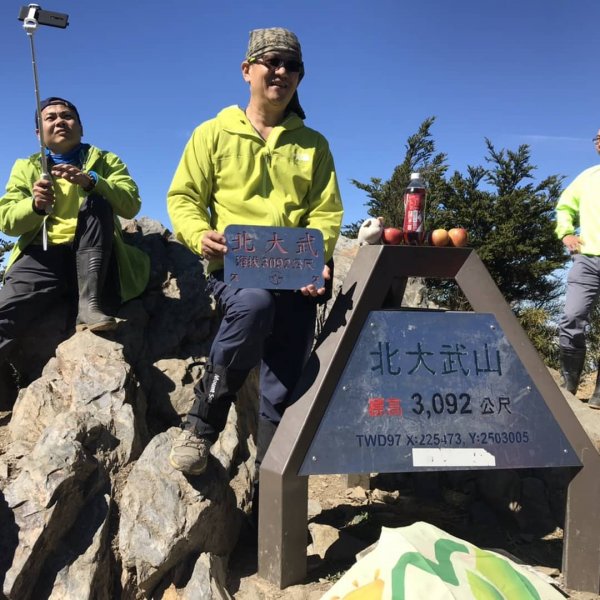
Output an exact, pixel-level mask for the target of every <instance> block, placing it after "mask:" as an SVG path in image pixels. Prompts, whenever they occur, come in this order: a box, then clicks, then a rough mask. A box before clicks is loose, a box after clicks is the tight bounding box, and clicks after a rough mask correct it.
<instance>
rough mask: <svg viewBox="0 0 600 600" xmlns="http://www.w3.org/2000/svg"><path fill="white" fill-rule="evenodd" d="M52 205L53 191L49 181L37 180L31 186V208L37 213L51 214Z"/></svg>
mask: <svg viewBox="0 0 600 600" xmlns="http://www.w3.org/2000/svg"><path fill="white" fill-rule="evenodd" d="M53 204H54V191H53V190H52V182H51V181H50V180H49V179H38V180H37V181H36V182H35V183H34V184H33V206H34V208H35V209H36V210H37V211H39V212H51V211H52V205H53Z"/></svg>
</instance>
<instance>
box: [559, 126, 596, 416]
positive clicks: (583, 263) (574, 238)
mask: <svg viewBox="0 0 600 600" xmlns="http://www.w3.org/2000/svg"><path fill="white" fill-rule="evenodd" d="M593 142H594V146H595V148H596V151H597V152H598V153H599V154H600V131H598V134H597V135H596V137H595V138H594V139H593ZM556 221H557V222H556V234H557V235H558V237H559V238H560V239H561V240H562V241H563V244H564V245H565V246H566V248H567V249H568V250H569V252H570V253H571V254H572V255H573V266H572V267H571V269H570V271H569V276H568V278H567V296H566V300H565V310H564V314H563V316H562V318H561V320H560V324H559V345H560V364H561V373H562V378H563V386H564V387H565V388H566V389H567V390H568V391H569V392H571V393H572V394H575V393H576V392H577V387H578V386H579V380H580V378H581V373H582V371H583V367H584V364H585V353H586V347H585V336H586V332H587V330H588V328H589V319H590V313H591V310H592V307H593V306H594V303H595V302H596V300H597V298H598V294H599V293H600V165H598V166H595V167H590V168H589V169H586V170H585V171H583V172H582V173H580V174H579V175H578V176H577V177H576V178H575V180H574V181H573V182H572V183H571V184H570V185H569V186H568V187H567V188H566V189H565V191H564V192H563V193H562V195H561V197H560V199H559V201H558V204H557V206H556ZM577 224H579V231H580V233H579V234H577V232H576V227H577ZM588 406H590V407H591V408H600V370H599V371H598V377H597V380H596V389H595V390H594V393H593V395H592V397H591V398H590V399H589V402H588Z"/></svg>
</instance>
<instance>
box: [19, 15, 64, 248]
mask: <svg viewBox="0 0 600 600" xmlns="http://www.w3.org/2000/svg"><path fill="white" fill-rule="evenodd" d="M19 20H20V21H23V29H24V30H25V32H26V33H27V37H28V38H29V46H30V48H31V64H32V67H33V85H34V89H35V104H36V119H37V128H38V136H39V140H40V163H41V167H42V175H41V177H42V179H45V180H46V181H50V182H51V181H52V177H51V176H50V173H49V172H48V157H47V156H46V144H45V143H44V130H43V129H42V110H41V101H40V87H39V82H38V72H37V65H36V61H35V44H34V43H33V36H34V34H35V32H36V31H37V28H38V27H39V26H40V25H49V26H50V27H59V28H61V29H64V28H65V27H66V26H67V25H68V24H69V15H66V14H64V13H55V12H50V11H47V10H42V9H41V8H40V6H39V5H38V4H30V5H29V6H23V7H22V8H21V12H20V13H19ZM51 213H52V207H51V206H49V207H47V208H46V217H44V223H43V224H42V246H43V248H44V250H47V249H48V229H47V227H46V220H47V218H48V217H47V215H49V214H51Z"/></svg>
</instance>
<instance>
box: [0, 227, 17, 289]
mask: <svg viewBox="0 0 600 600" xmlns="http://www.w3.org/2000/svg"><path fill="white" fill-rule="evenodd" d="M14 245H15V243H14V242H9V241H8V240H3V239H2V238H0V285H1V282H2V281H3V280H4V272H5V266H6V259H7V258H8V255H9V254H10V251H11V250H12V249H13V246H14Z"/></svg>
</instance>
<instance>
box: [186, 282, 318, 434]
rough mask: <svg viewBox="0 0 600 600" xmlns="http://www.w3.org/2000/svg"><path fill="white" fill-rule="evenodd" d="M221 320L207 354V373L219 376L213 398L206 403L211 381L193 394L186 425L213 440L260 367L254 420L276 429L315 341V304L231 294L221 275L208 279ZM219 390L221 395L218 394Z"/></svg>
mask: <svg viewBox="0 0 600 600" xmlns="http://www.w3.org/2000/svg"><path fill="white" fill-rule="evenodd" d="M208 289H209V291H210V292H211V293H212V294H213V296H214V298H215V300H216V301H217V304H218V306H219V308H220V310H221V312H222V315H223V318H222V321H221V324H220V327H219V330H218V332H217V335H216V336H215V339H214V341H213V344H212V347H211V351H210V366H209V369H212V371H213V372H214V373H216V374H218V376H219V378H220V379H219V382H218V384H217V385H216V386H215V389H216V390H217V393H216V395H215V397H214V398H211V400H210V402H209V399H208V395H209V394H208V392H209V389H207V388H210V386H211V381H213V382H214V375H213V376H212V379H211V375H210V373H208V378H206V377H205V380H206V381H205V383H204V385H199V386H197V388H196V401H195V402H194V405H193V407H192V409H191V411H190V413H189V414H188V416H187V423H188V424H189V425H190V426H191V427H192V428H193V429H194V430H195V431H196V432H197V433H198V434H199V435H205V436H207V437H209V438H212V439H215V438H216V436H217V435H218V434H219V433H220V431H221V430H222V429H223V427H224V425H225V418H226V415H227V412H228V410H229V406H230V405H231V402H232V401H233V400H234V399H235V393H236V392H237V391H238V390H239V388H240V387H241V386H242V385H243V383H244V380H245V379H246V376H247V375H248V373H249V372H250V371H251V370H252V369H253V368H254V367H255V366H257V365H258V364H260V404H259V419H264V420H266V421H268V422H270V423H273V424H277V423H279V421H280V420H281V416H282V415H283V412H284V410H285V409H286V408H287V406H288V404H289V400H290V395H291V392H292V391H293V389H294V387H295V386H296V383H297V382H298V379H299V378H300V375H301V373H302V370H303V369H304V366H305V365H306V361H307V360H308V357H309V354H310V351H311V348H312V343H313V339H314V330H315V320H316V311H317V304H316V302H315V299H314V298H310V297H306V296H303V295H302V294H300V293H299V292H294V291H281V292H272V291H269V290H262V289H234V288H232V287H230V286H229V285H227V284H225V283H223V272H222V271H218V272H216V273H215V274H213V275H210V276H209V278H208ZM219 390H220V391H219Z"/></svg>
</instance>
